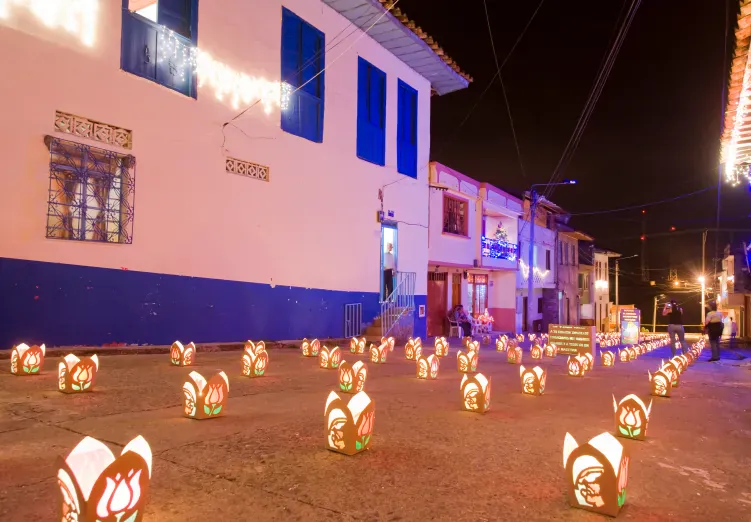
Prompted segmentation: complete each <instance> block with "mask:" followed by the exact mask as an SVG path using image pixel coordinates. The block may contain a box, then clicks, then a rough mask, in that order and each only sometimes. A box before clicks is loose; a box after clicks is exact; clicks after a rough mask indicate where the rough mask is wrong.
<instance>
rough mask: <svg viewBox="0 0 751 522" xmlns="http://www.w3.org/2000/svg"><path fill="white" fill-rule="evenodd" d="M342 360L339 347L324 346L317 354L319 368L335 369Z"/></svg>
mask: <svg viewBox="0 0 751 522" xmlns="http://www.w3.org/2000/svg"><path fill="white" fill-rule="evenodd" d="M341 360H342V354H341V352H340V351H339V347H337V346H335V347H333V348H327V347H326V346H324V347H323V348H322V349H321V352H320V353H319V354H318V364H319V366H320V367H321V368H325V369H327V370H336V369H337V368H339V363H340V362H341Z"/></svg>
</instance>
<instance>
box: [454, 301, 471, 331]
mask: <svg viewBox="0 0 751 522" xmlns="http://www.w3.org/2000/svg"><path fill="white" fill-rule="evenodd" d="M451 316H452V317H451V318H452V319H453V320H454V321H456V323H457V324H458V325H459V326H460V327H461V328H462V332H464V337H471V336H472V321H471V320H470V318H469V316H468V315H467V312H465V311H464V306H463V305H460V304H458V305H456V308H454V311H453V313H452V314H451Z"/></svg>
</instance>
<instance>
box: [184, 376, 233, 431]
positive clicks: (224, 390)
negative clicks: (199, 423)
mask: <svg viewBox="0 0 751 522" xmlns="http://www.w3.org/2000/svg"><path fill="white" fill-rule="evenodd" d="M228 395H229V380H228V379H227V374H225V373H224V372H219V373H217V374H216V375H214V376H213V377H212V378H211V379H209V381H208V382H207V381H206V379H204V377H203V375H201V374H200V373H198V372H195V371H194V372H190V374H189V375H188V380H187V381H185V384H183V413H184V414H185V416H186V417H189V418H191V419H199V420H202V419H213V418H214V417H219V416H221V415H224V414H225V412H226V410H227V408H226V407H225V405H226V403H227V396H228Z"/></svg>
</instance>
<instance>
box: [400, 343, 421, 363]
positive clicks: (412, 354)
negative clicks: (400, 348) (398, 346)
mask: <svg viewBox="0 0 751 522" xmlns="http://www.w3.org/2000/svg"><path fill="white" fill-rule="evenodd" d="M421 355H422V342H421V341H420V338H419V337H418V338H417V340H416V341H414V340H412V339H410V340H409V341H407V344H406V345H405V346H404V356H405V357H406V358H407V360H408V361H414V360H416V359H417V358H418V357H420V356H421Z"/></svg>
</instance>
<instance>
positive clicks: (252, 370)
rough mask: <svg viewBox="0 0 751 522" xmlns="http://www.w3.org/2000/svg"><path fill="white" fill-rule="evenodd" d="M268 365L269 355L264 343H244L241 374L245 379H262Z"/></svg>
mask: <svg viewBox="0 0 751 522" xmlns="http://www.w3.org/2000/svg"><path fill="white" fill-rule="evenodd" d="M268 365H269V354H268V352H267V351H266V343H264V342H263V341H260V342H258V343H254V342H253V341H246V342H245V349H244V351H243V357H242V374H243V375H245V376H246V377H262V376H263V374H264V373H265V372H266V367H267V366H268Z"/></svg>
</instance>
